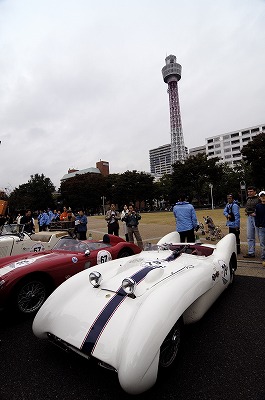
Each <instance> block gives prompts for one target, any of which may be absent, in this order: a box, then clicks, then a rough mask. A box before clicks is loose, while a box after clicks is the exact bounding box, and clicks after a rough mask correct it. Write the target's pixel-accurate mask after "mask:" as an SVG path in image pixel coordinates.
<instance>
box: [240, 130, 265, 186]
mask: <svg viewBox="0 0 265 400" xmlns="http://www.w3.org/2000/svg"><path fill="white" fill-rule="evenodd" d="M241 153H242V155H243V160H244V161H245V162H246V164H247V165H249V166H250V167H251V175H252V179H251V181H250V182H249V181H248V182H247V184H248V185H249V184H253V185H255V186H257V187H258V188H260V189H263V188H265V164H264V161H263V160H264V154H265V132H263V133H260V134H259V135H257V136H255V137H254V138H253V140H252V141H250V142H248V144H246V145H245V146H243V148H242V150H241Z"/></svg>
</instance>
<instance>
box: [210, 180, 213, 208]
mask: <svg viewBox="0 0 265 400" xmlns="http://www.w3.org/2000/svg"><path fill="white" fill-rule="evenodd" d="M209 188H210V190H211V202H212V210H213V184H212V183H209Z"/></svg>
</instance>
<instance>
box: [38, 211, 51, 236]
mask: <svg viewBox="0 0 265 400" xmlns="http://www.w3.org/2000/svg"><path fill="white" fill-rule="evenodd" d="M48 222H49V217H48V214H47V213H46V211H45V210H44V211H42V210H40V213H39V216H38V224H39V232H42V231H46V230H47V225H48Z"/></svg>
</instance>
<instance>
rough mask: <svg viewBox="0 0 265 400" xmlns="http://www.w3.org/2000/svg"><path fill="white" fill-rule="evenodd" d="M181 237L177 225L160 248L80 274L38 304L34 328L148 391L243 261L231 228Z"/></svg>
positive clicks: (125, 383) (126, 384) (133, 388)
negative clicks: (191, 240) (204, 239)
mask: <svg viewBox="0 0 265 400" xmlns="http://www.w3.org/2000/svg"><path fill="white" fill-rule="evenodd" d="M179 242H180V240H179V235H178V233H177V232H172V233H170V234H169V235H167V236H165V237H164V238H162V239H161V240H160V241H159V242H158V245H157V246H156V247H155V249H153V248H152V247H153V246H152V245H150V246H149V247H150V249H151V250H148V251H143V252H141V253H140V254H137V255H134V256H131V257H127V258H126V259H122V260H115V261H111V262H107V263H105V264H102V265H97V266H96V267H95V268H93V269H92V270H89V271H83V272H81V273H80V274H77V275H75V276H74V277H72V278H71V279H69V280H68V281H66V282H65V283H63V284H62V285H61V286H60V287H59V288H57V289H56V290H55V292H54V293H53V294H52V295H51V296H50V297H49V298H48V299H47V301H46V302H45V303H44V305H43V306H42V307H41V309H40V310H39V311H38V313H37V315H36V317H35V319H34V322H33V332H34V334H35V335H36V336H37V337H39V338H43V339H49V340H50V341H51V342H53V343H55V344H57V345H59V346H60V347H62V348H64V349H67V350H71V351H74V352H76V353H78V354H79V355H82V356H84V357H86V358H88V359H89V358H93V359H95V360H97V361H98V363H99V365H101V366H103V367H106V368H109V369H111V370H113V371H116V372H117V374H118V379H119V382H120V385H121V386H122V388H123V389H124V390H125V391H126V392H128V393H130V394H139V393H142V392H144V391H146V390H148V389H149V388H150V387H151V386H153V385H154V384H155V382H156V379H157V374H158V369H159V368H161V369H163V368H166V367H169V366H171V365H172V363H173V362H174V361H175V359H176V358H177V355H178V351H179V347H180V343H181V336H182V333H183V330H182V329H183V325H184V324H190V323H193V322H196V321H198V320H199V319H200V318H202V316H203V315H204V314H205V313H206V311H207V310H208V309H209V307H210V306H211V305H212V304H213V303H214V301H215V300H216V299H217V298H218V296H219V295H220V294H221V293H222V292H223V291H224V290H225V289H226V288H228V286H229V285H230V284H231V283H232V281H233V277H234V272H235V270H236V268H237V257H236V242H235V235H233V234H228V235H226V236H225V237H224V238H223V239H221V240H220V241H219V242H218V243H217V244H216V245H213V244H204V245H200V244H183V243H179ZM90 378H91V377H90Z"/></svg>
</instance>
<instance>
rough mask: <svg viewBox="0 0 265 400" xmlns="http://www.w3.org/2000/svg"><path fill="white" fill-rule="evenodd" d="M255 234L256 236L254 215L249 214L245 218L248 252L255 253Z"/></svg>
mask: <svg viewBox="0 0 265 400" xmlns="http://www.w3.org/2000/svg"><path fill="white" fill-rule="evenodd" d="M255 236H256V226H255V217H252V216H251V215H249V216H248V219H247V241H248V254H255Z"/></svg>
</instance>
